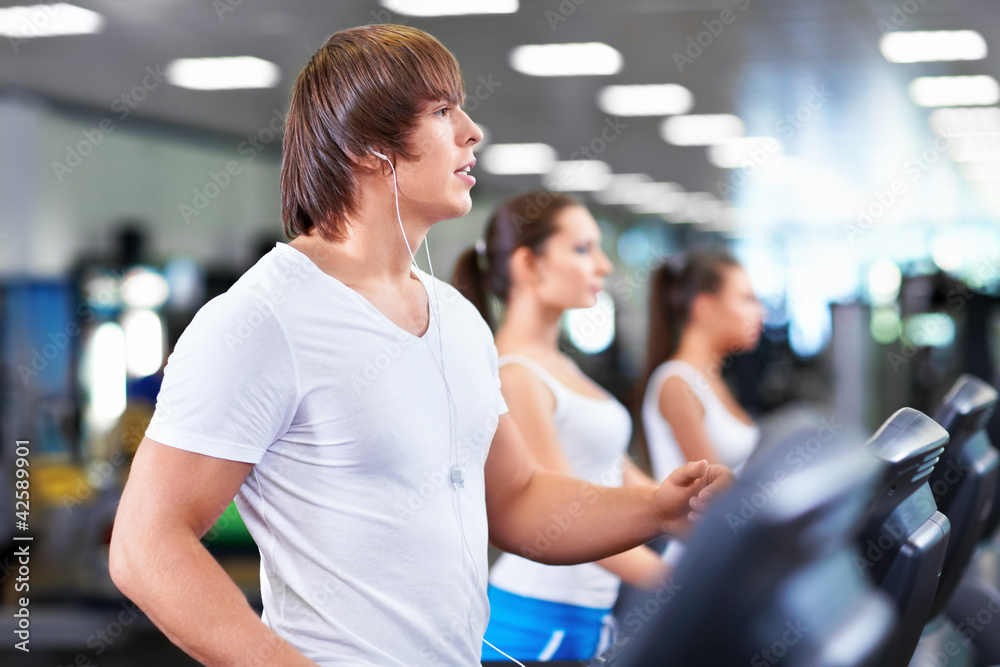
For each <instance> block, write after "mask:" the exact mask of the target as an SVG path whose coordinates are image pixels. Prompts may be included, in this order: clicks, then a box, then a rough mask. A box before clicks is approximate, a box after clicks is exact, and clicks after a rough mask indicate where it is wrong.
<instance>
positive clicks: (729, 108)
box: [0, 0, 1000, 192]
mask: <svg viewBox="0 0 1000 667" xmlns="http://www.w3.org/2000/svg"><path fill="white" fill-rule="evenodd" d="M469 1H470V2H472V1H473V0H469ZM14 4H25V3H23V2H22V3H16V2H0V5H2V6H10V5H14ZM76 4H79V5H80V6H84V7H87V8H90V9H94V10H96V11H99V12H100V13H102V14H103V15H104V16H105V17H106V18H107V21H108V23H107V26H106V27H105V30H104V32H103V33H101V34H99V35H86V36H73V37H55V38H45V39H36V40H30V41H28V42H26V43H23V44H20V45H19V46H18V48H17V52H16V53H15V49H14V45H13V44H10V45H8V44H0V86H17V87H22V88H28V89H31V90H34V91H38V92H40V93H42V94H44V95H46V96H50V97H52V98H53V99H55V100H58V101H61V102H67V103H71V104H75V105H85V106H90V107H93V108H95V109H98V110H107V109H109V108H110V107H111V104H112V102H113V101H114V100H115V99H116V98H118V97H119V96H121V95H122V94H123V93H126V92H127V91H129V90H130V89H131V88H132V87H133V86H135V85H137V84H139V83H140V82H141V81H142V79H143V76H144V75H145V71H146V68H147V67H156V66H158V65H159V66H161V67H162V66H165V65H166V63H167V62H169V61H170V60H171V59H174V58H178V57H191V56H227V55H254V56H259V57H261V58H265V59H268V60H271V61H273V62H275V63H277V64H278V65H279V66H280V67H281V70H282V81H281V83H280V84H279V85H278V86H277V87H276V88H272V89H267V90H250V91H211V92H203V91H192V90H185V89H181V88H176V87H173V86H170V85H162V86H159V87H158V88H156V89H155V90H153V91H152V92H151V93H150V94H149V96H148V99H146V100H145V101H144V102H143V103H142V104H141V105H139V107H138V108H137V109H136V110H135V114H136V117H145V118H148V119H156V120H164V121H169V122H171V123H177V124H181V125H186V126H194V127H197V128H202V129H208V130H215V131H222V132H226V133H231V134H238V135H243V134H248V133H252V132H256V131H257V130H258V129H260V128H261V127H264V126H265V125H266V124H267V122H268V120H269V118H270V116H271V115H272V113H273V111H272V110H273V109H276V108H277V109H279V110H283V109H284V107H285V105H286V103H287V97H288V91H289V88H290V86H291V83H292V81H293V79H294V77H295V75H296V74H297V72H298V71H299V69H300V68H301V67H302V66H303V65H304V64H305V62H306V60H307V59H308V57H309V56H310V54H311V53H312V52H313V51H314V50H316V49H317V48H318V47H319V46H320V45H321V44H322V43H323V41H324V39H325V38H326V37H327V36H328V35H330V34H331V33H333V32H335V31H336V30H339V29H342V28H346V27H350V26H355V25H360V24H365V23H376V22H384V21H385V20H386V19H388V20H389V21H392V22H400V23H406V24H409V25H413V26H416V27H419V28H422V29H425V30H427V31H428V32H430V33H432V34H433V35H435V36H436V37H438V38H439V39H440V40H441V41H442V42H444V43H445V44H446V45H447V46H448V47H449V48H450V49H451V50H452V51H453V52H454V53H455V54H456V56H457V57H458V60H459V62H460V63H461V65H462V68H463V72H464V74H465V77H466V82H467V85H468V87H469V89H470V90H472V89H474V87H475V85H476V81H477V79H478V77H480V76H483V77H492V79H493V81H496V82H499V83H500V86H499V87H498V88H497V90H496V91H495V92H494V93H493V94H492V95H491V96H490V97H489V98H488V99H486V100H484V101H483V102H482V103H481V104H480V105H479V106H478V108H477V109H475V111H474V112H472V114H471V115H472V116H473V118H474V119H475V120H476V121H477V122H479V123H480V124H482V125H483V126H485V127H486V128H487V130H488V131H489V134H490V140H491V141H493V142H524V141H543V142H546V143H550V144H552V145H553V146H555V147H556V148H557V150H558V151H559V154H560V156H561V157H562V158H564V159H565V158H566V157H568V156H569V154H570V153H572V152H573V151H574V150H575V149H576V148H577V147H579V146H580V145H581V144H584V143H587V142H589V141H590V140H591V139H592V138H593V137H596V136H598V134H599V133H600V131H601V129H602V128H603V127H604V123H605V114H604V113H603V112H601V111H600V110H599V109H598V108H597V105H596V103H595V100H596V95H597V92H598V90H599V89H600V88H601V87H603V86H605V85H608V84H610V83H664V82H676V83H681V84H683V85H685V86H687V87H688V88H690V89H691V90H692V91H693V93H694V98H695V107H694V110H693V111H694V112H697V113H721V112H734V113H738V114H740V115H741V116H742V117H743V118H744V119H745V120H746V121H747V123H748V130H749V131H750V133H760V134H768V133H773V132H769V129H770V128H774V127H775V124H776V123H777V122H778V121H779V120H780V118H781V117H782V116H783V115H784V114H786V113H789V112H794V111H795V109H796V108H797V107H799V106H800V105H802V104H803V103H804V102H805V100H806V98H807V95H808V91H809V89H810V86H814V85H815V86H819V85H822V86H825V87H826V89H827V90H830V91H831V92H832V95H833V99H834V100H835V101H836V104H835V105H834V106H833V107H832V108H833V109H853V110H854V113H853V115H850V114H846V113H845V114H844V115H843V116H842V120H841V121H839V122H837V121H835V122H833V123H831V124H828V129H830V131H831V132H833V133H834V134H836V133H837V132H841V131H849V130H850V126H849V123H850V122H854V121H853V120H850V119H856V118H857V117H858V116H857V113H858V112H859V110H860V112H861V114H862V115H864V114H871V115H877V114H879V113H880V108H879V106H878V105H877V103H876V102H875V100H876V99H878V97H877V96H873V95H871V94H870V93H871V88H870V85H871V82H872V81H873V80H878V81H882V82H886V81H887V82H888V84H887V85H888V86H890V87H891V88H893V91H892V92H893V94H894V95H896V96H897V97H898V96H903V97H905V89H906V88H905V87H906V84H907V83H908V81H909V80H910V78H911V77H912V76H915V75H918V74H965V73H969V74H973V73H992V74H994V75H996V73H997V70H998V67H997V64H998V62H1000V6H998V4H997V3H996V2H995V1H993V0H948V1H947V2H946V1H945V0H906V2H903V0H896V4H897V6H899V5H904V4H908V6H909V7H910V8H911V9H915V10H916V11H914V12H913V13H912V16H908V17H907V22H906V24H905V26H904V27H905V29H907V30H911V29H960V28H975V29H977V30H979V31H980V32H982V33H983V34H984V35H985V37H986V40H987V43H988V44H989V45H990V47H991V49H992V50H991V53H990V56H989V58H988V59H987V60H986V61H975V62H968V63H961V62H959V63H928V64H914V65H893V64H889V63H886V62H885V61H884V60H883V59H882V57H881V55H880V54H879V52H878V46H877V44H878V38H879V36H880V34H881V33H880V30H879V25H878V21H879V20H880V19H890V18H891V12H892V7H893V4H892V2H889V1H883V0H878V1H876V0H845V1H842V2H841V1H836V0H738V1H735V2H734V0H701V1H699V0H667V1H656V0H618V1H610V0H561V2H560V0H543V1H541V2H531V1H530V0H522V2H521V9H520V10H519V11H518V12H517V13H516V14H513V15H499V16H465V17H441V18H427V19H421V18H414V17H407V16H397V15H391V14H390V13H389V12H388V11H387V10H385V9H383V8H382V7H380V6H379V5H378V4H377V2H376V1H375V0H340V1H336V2H334V1H328V2H321V1H319V0H294V1H289V0H284V1H279V0H242V1H241V2H240V1H239V0H216V2H215V3H212V2H209V1H208V0H131V1H124V0H79V1H78V2H76ZM560 7H562V8H563V11H567V10H568V9H569V8H573V11H572V13H568V11H567V14H568V15H567V16H565V19H566V20H565V21H560V22H558V23H555V24H554V27H553V24H552V23H550V19H551V17H552V16H554V15H556V14H558V13H559V12H560ZM740 7H746V8H745V9H740ZM220 8H223V9H226V10H228V11H224V12H220V11H219V9H220ZM726 8H731V9H732V10H733V12H734V16H735V20H734V21H733V23H732V24H731V25H729V26H727V27H726V28H725V31H724V32H723V33H722V34H721V35H719V36H718V37H717V38H715V39H714V40H713V43H712V44H711V45H710V46H709V47H707V48H706V49H705V50H704V53H703V54H701V55H700V56H699V57H698V58H697V59H695V61H694V62H693V63H690V64H689V65H688V66H687V67H686V68H685V69H684V71H683V72H679V71H678V68H677V67H676V66H675V63H674V60H673V58H672V54H673V53H674V52H675V51H683V50H684V49H685V47H686V45H687V39H688V37H694V36H697V34H698V33H699V32H700V31H703V30H705V26H704V25H703V22H704V21H707V20H712V19H714V18H717V17H718V16H719V14H720V12H721V11H722V10H723V9H726ZM547 12H548V15H547ZM547 16H548V17H547ZM598 40H599V41H604V42H607V43H609V44H611V45H612V46H614V47H615V48H617V49H618V50H619V51H621V53H622V54H623V55H624V59H625V66H624V68H623V70H622V71H621V72H620V73H619V74H617V75H614V76H596V77H571V78H534V77H527V76H523V75H521V74H518V73H516V72H514V71H513V70H511V68H510V66H509V65H508V60H507V57H508V53H509V52H510V50H511V48H512V47H513V46H515V45H518V44H531V43H547V42H577V41H598ZM913 113H914V114H926V112H925V111H924V110H920V109H917V108H916V107H914V108H913ZM626 122H627V123H628V128H627V129H626V130H625V131H624V132H623V133H622V135H621V136H620V138H619V139H618V140H616V141H615V142H614V143H612V144H610V145H609V146H608V148H607V151H606V152H605V153H604V154H603V155H601V157H602V159H604V160H606V161H607V162H608V163H610V165H611V166H612V168H613V170H614V171H615V172H616V173H627V172H646V173H648V174H650V175H652V176H653V177H654V178H655V179H657V180H663V181H676V182H678V183H680V184H681V185H682V186H684V187H685V188H687V189H689V190H714V189H715V187H714V185H715V184H716V183H717V182H719V181H720V179H724V178H726V177H727V174H726V173H724V171H723V170H720V169H717V168H715V167H713V166H712V165H711V164H710V163H709V162H708V161H707V159H706V154H705V150H704V148H699V147H689V148H687V147H674V146H669V145H667V144H666V143H665V142H663V141H662V140H661V139H660V138H659V134H658V124H659V119H656V118H632V119H627V120H626ZM920 126H921V127H923V128H925V127H926V124H925V123H920ZM929 136H930V134H929V132H928V137H929ZM858 148H859V146H858V142H857V141H854V142H852V141H838V140H834V141H832V142H831V143H830V144H828V150H833V151H843V152H844V154H843V155H842V156H841V157H842V158H843V160H842V162H843V163H844V164H851V160H852V151H856V150H858ZM477 175H478V176H479V178H480V183H481V187H485V188H489V189H491V190H494V191H497V192H508V191H512V190H515V189H523V188H526V187H535V186H537V185H538V184H539V181H538V179H537V178H536V177H531V176H520V177H510V176H503V177H501V176H491V175H489V174H485V173H483V172H482V171H481V170H480V171H479V173H478V174H477Z"/></svg>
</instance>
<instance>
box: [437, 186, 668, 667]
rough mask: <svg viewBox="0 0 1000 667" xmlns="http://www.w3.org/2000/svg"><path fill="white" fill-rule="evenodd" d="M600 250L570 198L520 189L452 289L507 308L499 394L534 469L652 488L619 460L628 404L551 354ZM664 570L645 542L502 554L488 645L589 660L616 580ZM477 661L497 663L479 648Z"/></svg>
mask: <svg viewBox="0 0 1000 667" xmlns="http://www.w3.org/2000/svg"><path fill="white" fill-rule="evenodd" d="M600 244H601V235H600V230H599V228H598V226H597V223H596V222H595V221H594V218H593V217H592V216H591V215H590V213H589V212H588V211H587V209H586V208H584V207H583V206H582V205H581V204H580V203H579V202H577V201H576V200H574V199H572V198H570V197H567V196H563V195H556V194H552V193H548V192H534V193H528V194H525V195H521V196H518V197H514V198H513V199H511V200H508V201H507V202H505V203H504V204H502V205H501V206H500V207H499V208H498V209H497V211H496V212H495V213H494V215H493V216H492V217H491V219H490V222H489V224H488V226H487V230H486V242H485V244H481V245H480V246H479V247H478V249H470V250H468V251H467V252H466V253H465V254H464V255H463V256H462V257H461V258H460V259H459V261H458V264H457V265H456V267H455V274H454V277H453V279H452V282H453V283H454V284H455V286H456V287H458V288H459V289H460V290H461V291H462V292H463V293H464V294H465V296H466V297H467V298H469V300H470V301H472V302H473V303H474V304H476V305H477V306H478V307H479V308H480V312H482V313H483V316H484V317H485V318H486V320H487V322H490V323H491V325H492V324H493V323H492V322H491V320H492V319H494V318H493V317H491V315H492V313H491V309H490V308H489V299H490V297H491V296H492V297H496V298H497V299H498V300H499V301H500V302H502V303H504V304H506V312H505V315H504V319H503V323H502V326H501V327H500V328H499V331H498V332H497V335H496V345H497V350H498V352H499V354H500V358H499V364H500V378H501V382H502V391H503V395H504V399H505V400H506V402H507V405H508V406H509V407H510V412H511V415H512V416H513V417H514V420H515V421H516V422H517V425H518V427H519V429H520V430H521V433H522V434H523V435H524V439H525V441H526V443H527V445H528V447H529V449H531V451H532V453H533V454H534V455H535V457H536V458H537V459H538V461H539V463H541V464H542V466H543V467H545V468H547V469H549V470H554V471H557V472H562V473H565V474H570V475H573V476H575V477H578V478H581V479H584V480H587V481H590V482H593V483H597V484H600V485H603V486H622V485H629V484H653V480H652V479H650V478H649V477H648V476H646V475H645V474H643V473H642V472H640V471H639V469H638V468H637V467H636V466H635V465H634V464H633V463H632V462H631V460H630V459H629V458H628V456H627V455H626V449H627V447H628V444H629V440H630V438H631V433H632V424H631V419H630V416H629V413H628V411H627V410H626V408H625V407H624V406H623V405H622V404H621V403H619V402H618V401H617V400H615V399H614V398H613V397H611V396H610V395H609V394H608V393H607V392H606V391H604V390H603V389H602V388H601V387H600V386H598V385H597V384H596V383H594V382H593V381H592V380H590V379H589V378H588V377H586V376H585V375H584V374H583V373H582V372H581V371H580V370H579V368H578V367H577V366H576V365H575V364H574V363H573V362H572V361H571V360H570V359H569V357H567V356H566V355H564V354H562V353H561V352H560V350H559V348H558V337H559V325H560V318H561V316H562V313H563V311H564V310H567V309H570V308H581V307H588V306H592V305H594V303H595V302H596V298H597V293H598V292H599V291H600V290H601V288H602V286H603V283H604V276H605V275H606V274H607V273H608V272H609V271H610V270H611V264H610V262H609V261H608V258H607V257H606V256H605V255H604V253H603V252H602V251H601V245H600ZM484 288H485V289H484ZM494 329H495V327H494ZM589 500H590V499H588V498H580V499H579V502H580V504H581V505H584V504H586V503H587V502H588V501H589ZM573 512H574V506H573V505H572V504H571V505H570V506H569V507H567V510H566V512H565V513H564V514H563V515H562V516H553V517H552V524H551V526H550V529H547V530H546V534H545V535H538V540H537V541H536V545H535V546H536V547H538V548H539V549H540V550H543V549H544V548H545V544H546V542H547V541H551V540H557V539H558V535H559V532H560V531H561V530H563V529H564V528H565V527H566V525H568V524H567V522H571V521H573ZM663 571H664V567H663V564H662V562H661V561H660V559H659V557H658V555H657V554H656V553H655V552H654V551H652V550H651V549H649V548H647V547H639V548H636V549H633V550H631V551H627V552H625V553H623V554H619V555H617V556H612V557H610V558H606V559H604V560H602V561H598V562H597V563H586V564H583V565H568V566H553V565H545V564H542V563H537V562H535V561H532V560H528V559H526V558H522V557H520V556H517V555H515V554H509V553H505V554H503V555H501V556H500V558H499V559H498V560H497V562H496V563H495V564H494V566H493V567H492V568H491V570H490V577H489V579H490V587H489V599H490V607H491V611H490V623H489V626H488V628H487V632H486V639H487V640H488V642H489V643H491V644H495V645H496V646H497V647H498V648H500V649H501V650H503V651H504V652H506V653H509V654H510V655H511V656H513V657H515V658H518V659H528V660H543V661H545V660H587V659H590V658H592V657H594V656H595V655H596V654H597V653H599V652H600V651H601V650H603V648H604V647H606V645H608V644H609V643H610V640H611V637H612V634H613V633H612V632H611V625H610V618H611V616H610V613H609V612H610V610H611V608H612V607H613V606H614V603H615V600H616V598H617V596H618V589H619V584H620V582H621V580H622V579H625V580H626V581H628V582H629V583H631V584H634V585H637V586H641V587H645V588H655V586H656V585H658V584H659V582H660V577H661V575H662V574H663ZM483 659H484V660H498V659H502V656H501V655H500V654H499V653H497V652H496V651H494V650H493V649H491V648H490V647H489V645H488V644H484V649H483Z"/></svg>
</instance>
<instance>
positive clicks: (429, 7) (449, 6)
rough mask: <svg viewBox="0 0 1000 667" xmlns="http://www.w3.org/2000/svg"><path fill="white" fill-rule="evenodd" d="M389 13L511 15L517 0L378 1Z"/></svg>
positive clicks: (515, 9) (405, 14) (514, 10)
mask: <svg viewBox="0 0 1000 667" xmlns="http://www.w3.org/2000/svg"><path fill="white" fill-rule="evenodd" d="M379 4H380V5H382V6H383V7H385V8H386V9H388V10H389V11H393V12H396V13H397V14H403V15H404V16H458V15H460V14H513V13H514V12H516V11H517V0H475V2H469V0H379Z"/></svg>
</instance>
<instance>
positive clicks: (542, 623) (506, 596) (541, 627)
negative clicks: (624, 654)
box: [483, 586, 614, 662]
mask: <svg viewBox="0 0 1000 667" xmlns="http://www.w3.org/2000/svg"><path fill="white" fill-rule="evenodd" d="M487 594H488V596H489V600H490V624H489V626H488V627H487V628H486V640H487V641H489V642H490V643H491V644H493V645H494V646H496V647H497V648H499V649H500V650H501V651H503V652H504V653H507V654H509V655H511V656H512V657H514V658H517V659H518V660H539V661H543V662H544V661H548V660H590V659H591V658H593V657H595V656H596V655H598V654H600V653H601V652H602V651H604V650H606V649H607V648H609V647H610V646H611V644H612V643H614V636H613V635H614V625H613V619H612V616H611V614H610V613H609V612H610V611H611V610H610V609H595V608H593V607H578V606H576V605H571V604H562V603H560V602H549V601H547V600H538V599H536V598H526V597H522V596H520V595H514V594H513V593H508V592H507V591H504V590H501V589H499V588H496V587H495V586H490V587H489V589H488V591H487ZM483 660H506V658H505V657H504V656H503V655H502V654H500V653H498V652H497V651H495V650H494V649H493V648H491V647H490V646H489V644H486V643H484V644H483Z"/></svg>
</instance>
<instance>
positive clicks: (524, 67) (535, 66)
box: [510, 42, 622, 76]
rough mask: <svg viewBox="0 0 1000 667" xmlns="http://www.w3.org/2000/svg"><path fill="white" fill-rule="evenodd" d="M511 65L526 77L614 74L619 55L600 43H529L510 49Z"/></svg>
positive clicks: (617, 67) (618, 62) (620, 66)
mask: <svg viewBox="0 0 1000 667" xmlns="http://www.w3.org/2000/svg"><path fill="white" fill-rule="evenodd" d="M510 66H511V67H513V68H514V69H515V70H517V71H518V72H520V73H521V74H527V75H529V76H587V75H593V74H617V73H618V71H619V70H620V69H621V68H622V54H620V53H618V51H617V50H615V49H614V48H612V47H610V46H608V45H607V44H603V43H601V42H585V43H582V44H530V45H525V46H518V47H516V48H515V49H514V50H513V51H511V52H510Z"/></svg>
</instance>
